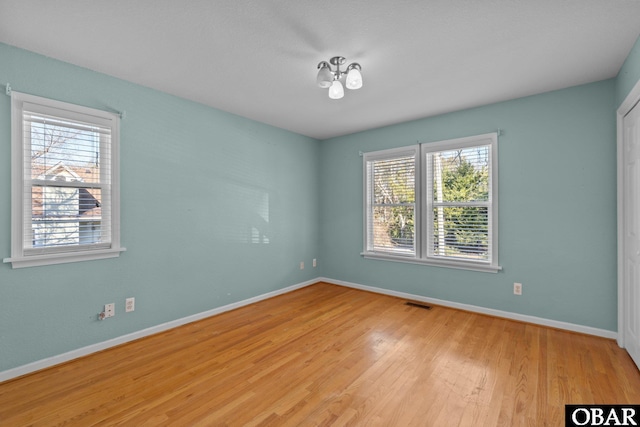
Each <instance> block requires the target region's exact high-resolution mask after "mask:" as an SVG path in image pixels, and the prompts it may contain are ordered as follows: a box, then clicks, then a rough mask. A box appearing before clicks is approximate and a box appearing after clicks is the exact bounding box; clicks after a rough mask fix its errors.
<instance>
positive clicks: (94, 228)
mask: <svg viewBox="0 0 640 427" xmlns="http://www.w3.org/2000/svg"><path fill="white" fill-rule="evenodd" d="M31 206H32V211H31V220H32V225H31V231H32V245H33V247H49V246H68V245H81V244H95V243H101V239H102V234H101V223H102V221H101V219H102V212H101V190H100V189H93V188H89V189H87V188H74V187H56V186H33V188H32V191H31Z"/></svg>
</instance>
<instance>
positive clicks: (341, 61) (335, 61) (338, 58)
mask: <svg viewBox="0 0 640 427" xmlns="http://www.w3.org/2000/svg"><path fill="white" fill-rule="evenodd" d="M346 61H347V60H346V58H345V57H344V56H334V57H333V58H331V59H330V60H329V62H331V64H332V65H335V66H338V65H343V64H344V63H345V62H346Z"/></svg>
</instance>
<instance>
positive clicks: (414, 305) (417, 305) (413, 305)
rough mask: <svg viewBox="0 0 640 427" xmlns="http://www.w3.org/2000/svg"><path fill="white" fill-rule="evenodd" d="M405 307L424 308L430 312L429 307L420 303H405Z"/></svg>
mask: <svg viewBox="0 0 640 427" xmlns="http://www.w3.org/2000/svg"><path fill="white" fill-rule="evenodd" d="M405 304H406V305H410V306H411V307H418V308H424V309H425V310H431V306H430V305H427V304H422V303H420V302H413V301H407V302H406V303H405Z"/></svg>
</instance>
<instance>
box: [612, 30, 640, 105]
mask: <svg viewBox="0 0 640 427" xmlns="http://www.w3.org/2000/svg"><path fill="white" fill-rule="evenodd" d="M639 80H640V37H638V40H636V43H635V44H634V45H633V48H631V52H629V55H628V56H627V59H626V60H625V62H624V64H622V68H620V72H619V73H618V77H617V82H616V107H618V106H620V104H622V101H624V99H625V98H626V97H627V95H628V94H629V92H631V89H633V87H634V86H635V85H636V83H637V82H638V81H639Z"/></svg>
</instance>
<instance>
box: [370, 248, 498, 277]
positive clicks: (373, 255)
mask: <svg viewBox="0 0 640 427" xmlns="http://www.w3.org/2000/svg"><path fill="white" fill-rule="evenodd" d="M360 255H362V256H363V257H364V258H367V259H378V260H382V261H395V262H404V263H408V264H422V265H431V266H434V267H446V268H456V269H460V270H471V271H481V272H484V273H497V272H499V271H501V270H502V267H500V266H494V265H490V264H482V263H476V262H464V261H456V260H439V259H432V258H430V259H420V258H412V257H402V256H393V255H389V254H381V253H377V252H363V253H361V254H360Z"/></svg>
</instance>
